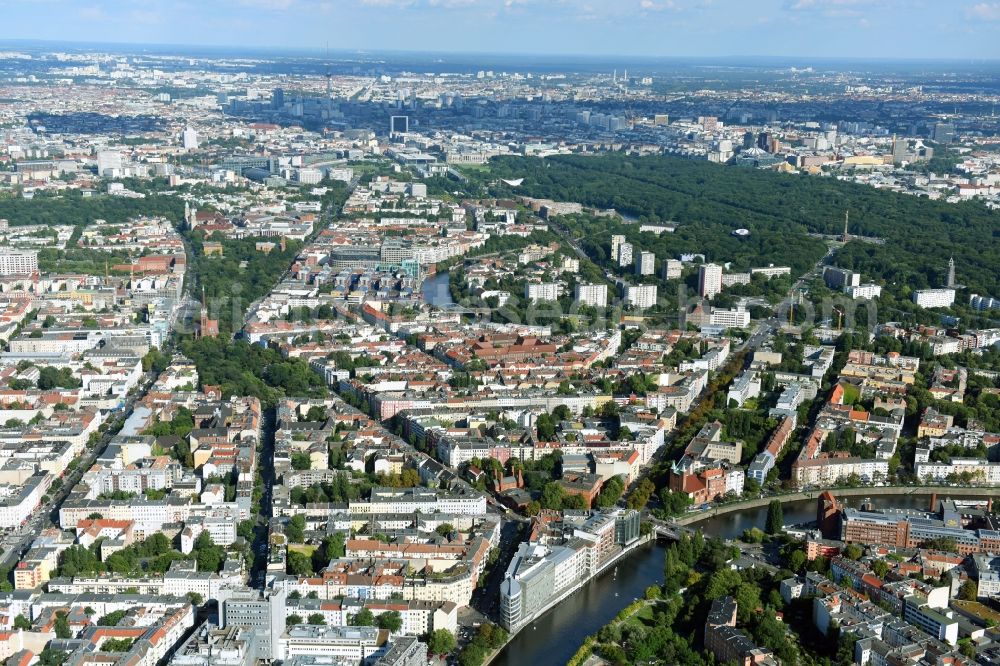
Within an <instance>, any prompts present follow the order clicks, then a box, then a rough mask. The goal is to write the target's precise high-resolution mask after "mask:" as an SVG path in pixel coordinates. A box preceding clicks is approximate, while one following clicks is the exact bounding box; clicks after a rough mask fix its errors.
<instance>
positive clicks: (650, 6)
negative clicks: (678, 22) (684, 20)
mask: <svg viewBox="0 0 1000 666" xmlns="http://www.w3.org/2000/svg"><path fill="white" fill-rule="evenodd" d="M639 7H640V8H642V9H644V10H646V11H664V10H676V9H679V7H678V6H677V3H676V2H674V0H640V2H639Z"/></svg>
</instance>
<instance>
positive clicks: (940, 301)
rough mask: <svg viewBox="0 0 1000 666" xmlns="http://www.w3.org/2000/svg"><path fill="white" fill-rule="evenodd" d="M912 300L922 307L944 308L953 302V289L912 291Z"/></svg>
mask: <svg viewBox="0 0 1000 666" xmlns="http://www.w3.org/2000/svg"><path fill="white" fill-rule="evenodd" d="M913 302H914V303H916V304H917V305H919V306H920V307H922V308H946V307H949V306H951V304H952V303H954V302H955V290H954V289H922V290H920V291H915V292H913Z"/></svg>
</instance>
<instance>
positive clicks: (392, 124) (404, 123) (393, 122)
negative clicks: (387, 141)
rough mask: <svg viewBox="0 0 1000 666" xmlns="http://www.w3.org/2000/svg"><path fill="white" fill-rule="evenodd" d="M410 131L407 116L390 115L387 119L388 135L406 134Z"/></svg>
mask: <svg viewBox="0 0 1000 666" xmlns="http://www.w3.org/2000/svg"><path fill="white" fill-rule="evenodd" d="M409 131H410V117H409V116H392V117H391V118H390V119H389V136H397V135H399V134H406V133H408V132H409Z"/></svg>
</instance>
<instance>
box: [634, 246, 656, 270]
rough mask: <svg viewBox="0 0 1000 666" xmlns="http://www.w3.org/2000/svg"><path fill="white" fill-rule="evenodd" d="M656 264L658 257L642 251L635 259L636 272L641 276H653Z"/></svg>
mask: <svg viewBox="0 0 1000 666" xmlns="http://www.w3.org/2000/svg"><path fill="white" fill-rule="evenodd" d="M655 264H656V255H655V254H653V253H652V252H646V251H642V252H640V253H639V256H637V257H636V258H635V272H636V273H637V274H639V275H652V274H653V271H654V266H655Z"/></svg>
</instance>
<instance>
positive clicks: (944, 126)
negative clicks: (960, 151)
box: [934, 123, 955, 143]
mask: <svg viewBox="0 0 1000 666" xmlns="http://www.w3.org/2000/svg"><path fill="white" fill-rule="evenodd" d="M934 140H935V141H936V142H937V143H952V142H953V141H954V140H955V125H954V124H952V123H935V124H934Z"/></svg>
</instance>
